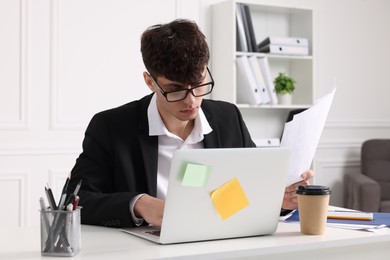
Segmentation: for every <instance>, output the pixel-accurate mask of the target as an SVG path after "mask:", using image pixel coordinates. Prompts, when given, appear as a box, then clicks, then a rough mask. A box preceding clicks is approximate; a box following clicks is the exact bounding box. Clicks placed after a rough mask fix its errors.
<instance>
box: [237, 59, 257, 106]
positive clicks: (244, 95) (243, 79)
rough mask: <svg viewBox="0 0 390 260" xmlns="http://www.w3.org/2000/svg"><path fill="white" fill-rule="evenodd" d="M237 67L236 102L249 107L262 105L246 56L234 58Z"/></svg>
mask: <svg viewBox="0 0 390 260" xmlns="http://www.w3.org/2000/svg"><path fill="white" fill-rule="evenodd" d="M236 66H237V88H236V90H237V102H238V103H242V104H249V105H259V104H261V103H262V100H261V95H260V91H259V89H258V86H257V84H256V79H255V77H254V75H253V72H252V69H251V66H250V64H249V60H248V57H247V56H239V57H237V58H236Z"/></svg>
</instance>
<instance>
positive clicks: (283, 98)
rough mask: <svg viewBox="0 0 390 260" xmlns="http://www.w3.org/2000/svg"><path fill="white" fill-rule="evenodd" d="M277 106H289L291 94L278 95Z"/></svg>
mask: <svg viewBox="0 0 390 260" xmlns="http://www.w3.org/2000/svg"><path fill="white" fill-rule="evenodd" d="M277 96H278V104H280V105H291V104H292V94H278V95H277Z"/></svg>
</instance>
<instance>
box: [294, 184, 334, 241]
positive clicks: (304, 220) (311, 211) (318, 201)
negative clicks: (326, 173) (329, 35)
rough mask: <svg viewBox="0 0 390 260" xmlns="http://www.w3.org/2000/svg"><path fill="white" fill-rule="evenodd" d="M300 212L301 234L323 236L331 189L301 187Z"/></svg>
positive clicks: (311, 186)
mask: <svg viewBox="0 0 390 260" xmlns="http://www.w3.org/2000/svg"><path fill="white" fill-rule="evenodd" d="M296 193H297V197H298V212H299V222H300V226H301V233H302V234H304V235H322V234H325V230H326V219H327V215H328V206H329V197H330V193H331V191H330V189H329V187H326V186H319V185H307V186H299V187H298V190H297V191H296Z"/></svg>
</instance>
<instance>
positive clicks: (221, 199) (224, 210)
mask: <svg viewBox="0 0 390 260" xmlns="http://www.w3.org/2000/svg"><path fill="white" fill-rule="evenodd" d="M210 196H211V199H212V201H213V204H214V207H215V209H216V210H217V211H218V213H219V215H220V216H221V218H222V219H223V220H225V219H227V218H229V217H231V216H233V215H234V214H236V213H237V212H238V211H240V210H242V209H243V208H245V207H246V206H248V205H249V201H248V199H247V197H246V195H245V192H244V190H243V189H242V187H241V184H240V182H239V181H238V179H237V178H234V179H231V180H230V181H228V182H227V183H225V184H224V185H222V186H221V187H219V188H218V189H216V190H214V191H213V192H211V194H210Z"/></svg>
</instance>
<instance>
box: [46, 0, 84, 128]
mask: <svg viewBox="0 0 390 260" xmlns="http://www.w3.org/2000/svg"><path fill="white" fill-rule="evenodd" d="M59 20H60V0H52V1H50V43H49V46H50V47H49V48H50V54H49V55H50V72H49V74H50V75H49V82H50V87H49V88H50V119H49V120H50V124H49V126H50V129H51V130H82V129H85V122H78V121H74V122H65V121H61V119H60V108H59V100H60V97H59V93H60V91H59V88H60V84H59V64H60V58H59V56H60V54H59V52H60V48H59V44H60V40H59V34H60V21H59Z"/></svg>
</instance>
